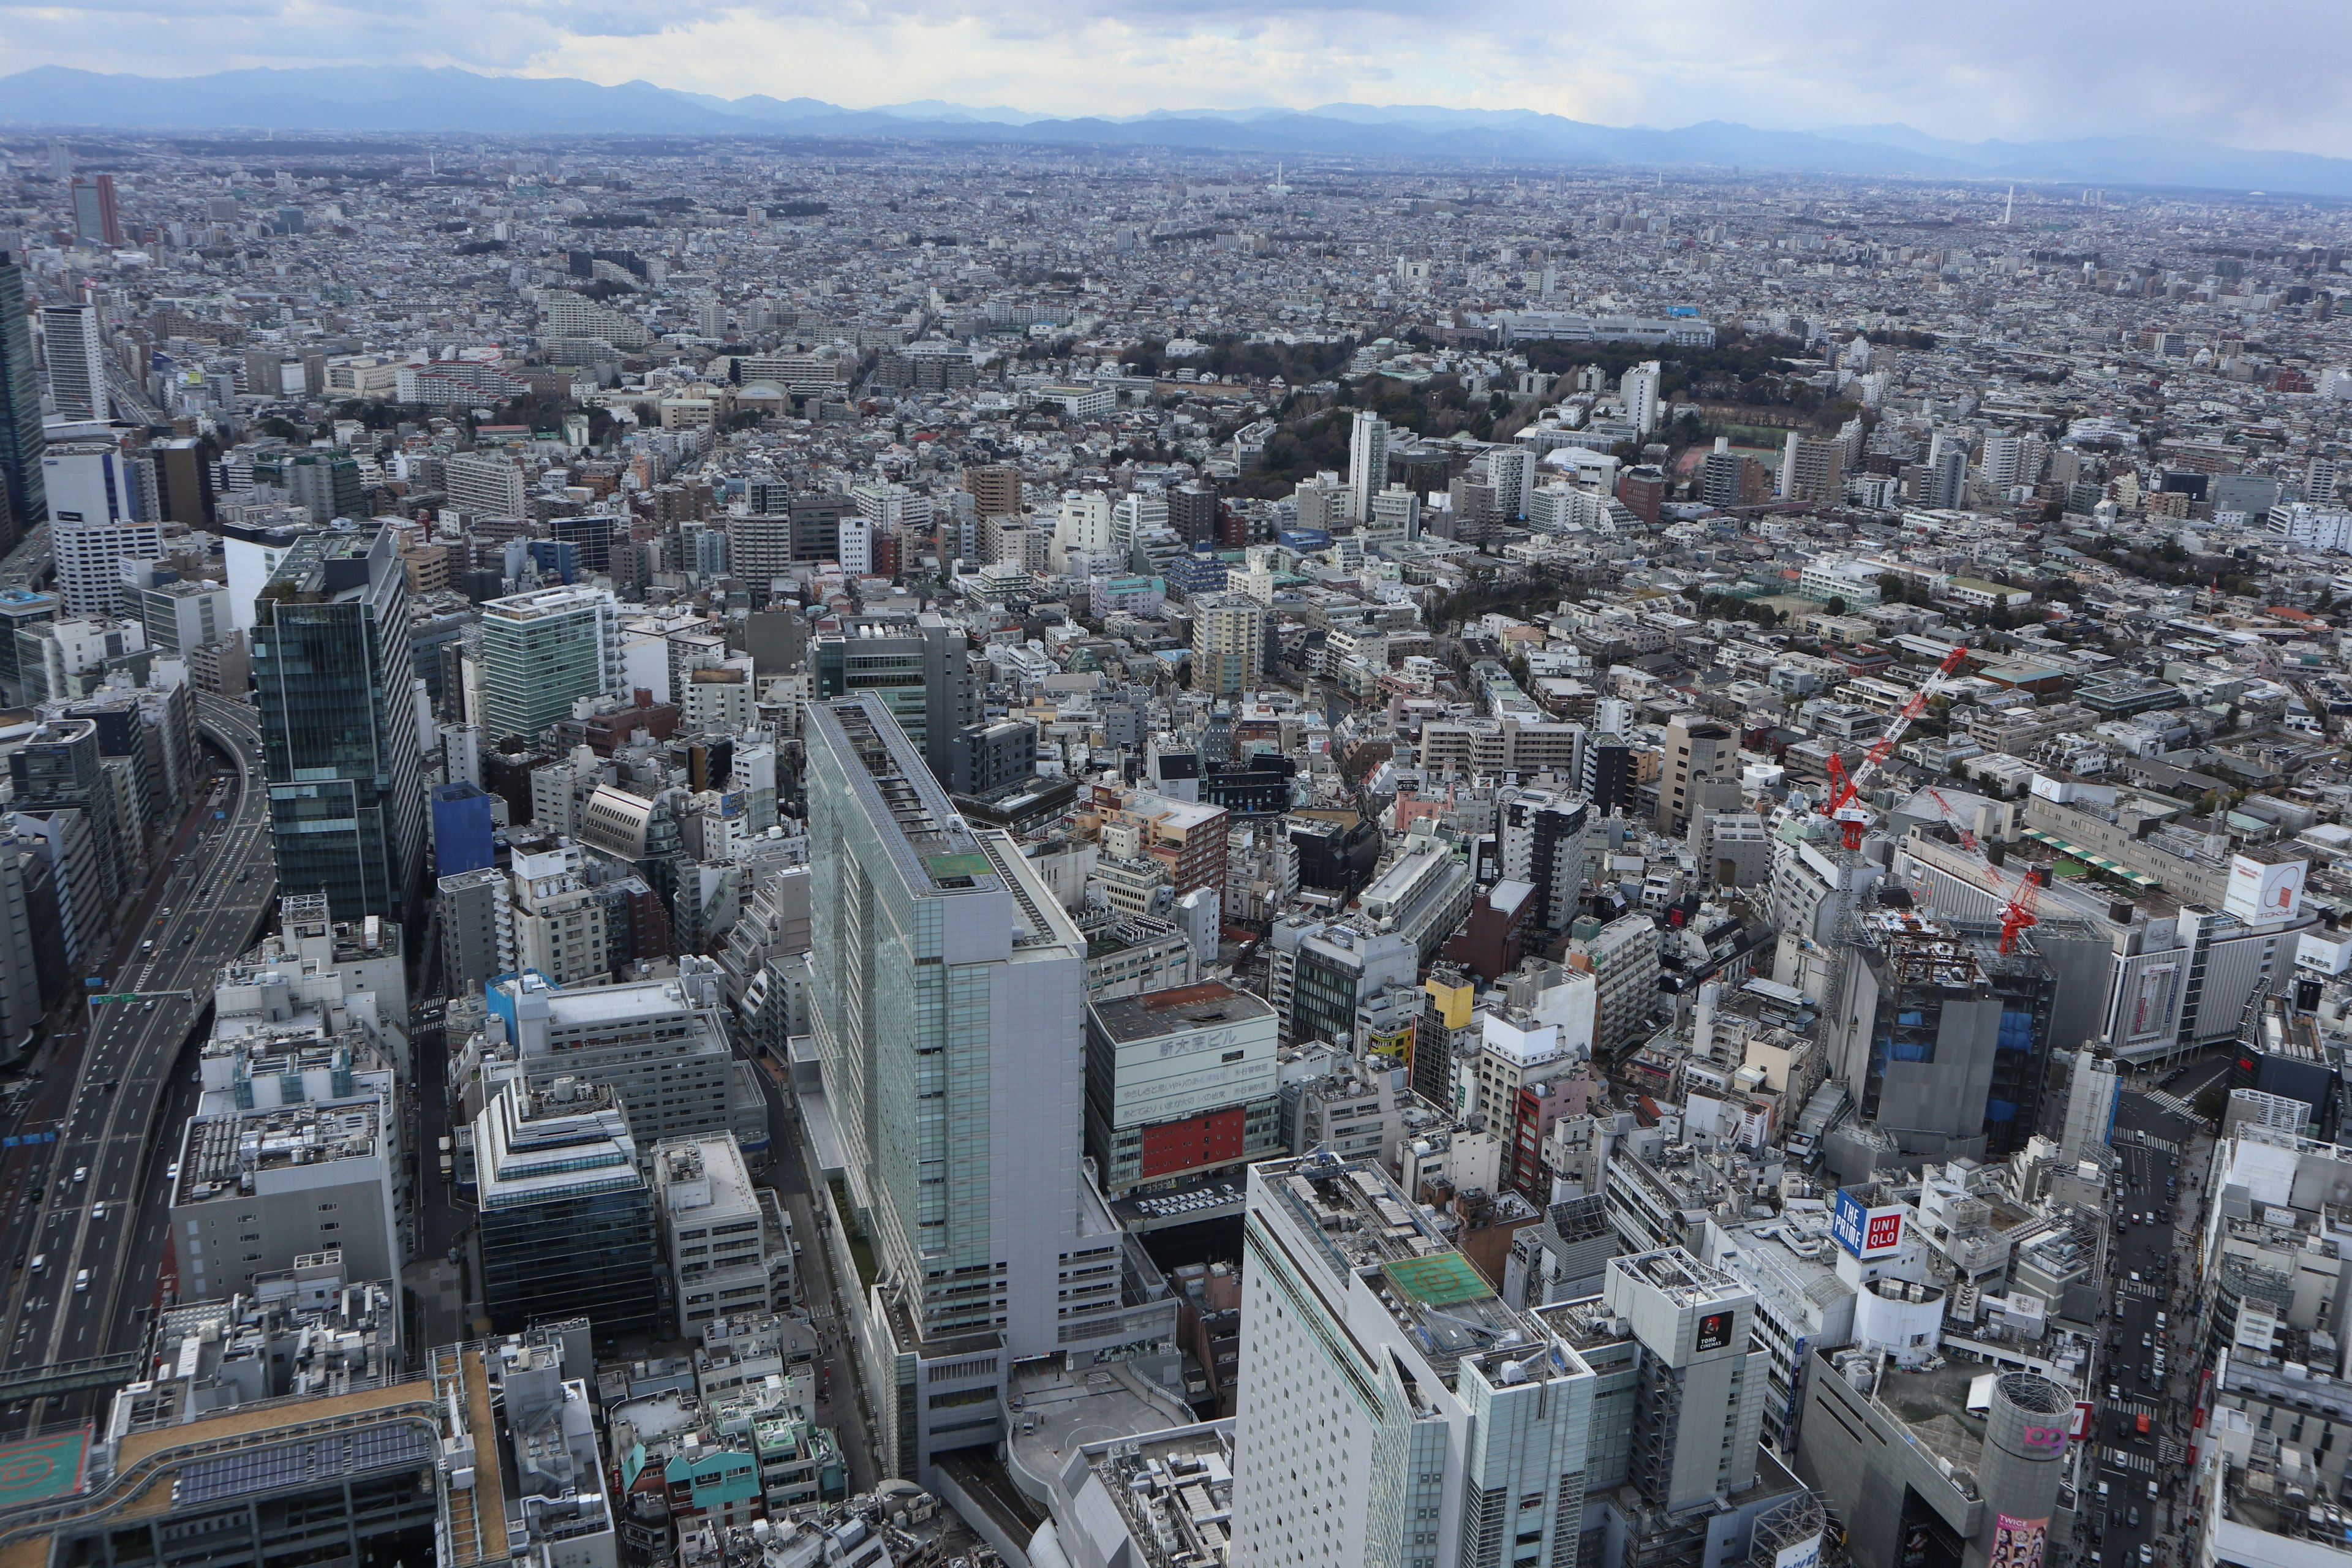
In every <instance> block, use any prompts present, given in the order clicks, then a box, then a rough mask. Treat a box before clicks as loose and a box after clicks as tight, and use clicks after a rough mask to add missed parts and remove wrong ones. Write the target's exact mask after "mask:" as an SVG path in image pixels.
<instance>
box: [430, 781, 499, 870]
mask: <svg viewBox="0 0 2352 1568" xmlns="http://www.w3.org/2000/svg"><path fill="white" fill-rule="evenodd" d="M495 832H496V829H495V827H494V826H492V823H491V819H490V796H489V795H488V792H486V791H485V790H484V789H483V788H482V786H481V785H479V784H472V783H459V784H435V785H434V786H433V870H434V874H435V876H436V877H454V876H456V875H457V874H458V873H459V872H463V871H478V870H480V869H481V868H483V867H485V866H488V864H490V862H491V859H492V858H493V857H494V856H495V854H496V850H497V841H496V838H495V837H494V835H495Z"/></svg>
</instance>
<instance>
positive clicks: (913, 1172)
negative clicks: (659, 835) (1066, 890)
mask: <svg viewBox="0 0 2352 1568" xmlns="http://www.w3.org/2000/svg"><path fill="white" fill-rule="evenodd" d="M807 736H808V741H807V744H808V751H809V773H808V794H809V812H810V820H809V837H810V840H811V842H812V843H813V844H814V845H815V846H816V847H817V848H816V853H815V856H814V861H813V874H812V883H813V886H812V894H811V899H810V934H811V939H812V949H811V954H810V959H811V963H810V969H811V975H812V981H811V985H810V996H811V1001H812V1006H811V1009H810V1022H811V1024H812V1026H813V1029H812V1033H813V1034H814V1037H815V1044H816V1049H817V1056H818V1059H819V1062H820V1066H821V1071H822V1074H823V1083H824V1099H825V1102H826V1105H827V1107H828V1109H829V1115H830V1118H831V1121H832V1122H833V1125H834V1135H835V1136H836V1137H837V1138H838V1139H839V1142H840V1147H841V1150H842V1163H843V1170H844V1177H845V1189H846V1193H847V1196H848V1200H849V1204H850V1207H851V1210H852V1212H851V1213H850V1214H848V1215H844V1216H842V1217H843V1219H844V1221H845V1223H848V1224H852V1225H855V1226H858V1227H860V1228H861V1229H862V1230H863V1231H864V1232H865V1234H866V1236H867V1237H869V1238H870V1241H871V1245H872V1247H873V1249H874V1254H875V1261H876V1264H877V1268H878V1272H879V1277H878V1278H877V1279H874V1280H873V1281H871V1283H870V1285H869V1287H868V1289H867V1290H866V1295H865V1298H864V1299H863V1300H861V1301H859V1302H858V1303H856V1309H857V1314H858V1324H857V1331H858V1335H859V1340H860V1351H861V1353H862V1354H863V1356H864V1358H865V1362H866V1386H867V1387H868V1388H869V1389H870V1390H874V1391H877V1393H876V1403H877V1405H879V1406H880V1407H881V1410H882V1413H883V1424H882V1431H881V1433H880V1434H879V1436H880V1437H881V1440H882V1449H883V1457H884V1463H885V1465H886V1466H892V1467H895V1468H897V1470H898V1473H899V1474H902V1475H909V1476H920V1475H922V1474H924V1473H926V1472H928V1470H929V1468H930V1466H931V1465H932V1464H933V1463H934V1461H935V1457H936V1456H937V1455H939V1454H940V1453H943V1452H945V1451H948V1450H950V1449H954V1448H961V1447H972V1446H984V1445H989V1444H992V1443H994V1442H996V1441H998V1440H999V1438H1000V1437H1001V1436H1003V1418H1002V1410H1003V1405H1002V1401H1003V1386H1004V1380H1005V1378H1006V1377H1007V1375H1008V1374H1009V1373H1010V1371H1011V1367H1012V1363H1013V1362H1015V1361H1019V1360H1022V1359H1024V1358H1027V1357H1032V1356H1040V1355H1047V1354H1059V1355H1063V1356H1066V1357H1069V1358H1072V1361H1073V1364H1076V1365H1081V1366H1083V1365H1087V1364H1090V1363H1092V1362H1093V1361H1094V1360H1095V1359H1096V1357H1097V1355H1098V1354H1102V1353H1105V1352H1114V1351H1115V1352H1117V1353H1118V1354H1119V1355H1121V1356H1122V1357H1127V1358H1135V1357H1141V1358H1142V1359H1143V1363H1145V1364H1149V1363H1151V1362H1154V1361H1156V1362H1158V1363H1160V1364H1161V1365H1162V1366H1164V1367H1166V1368H1167V1369H1168V1375H1169V1376H1171V1378H1172V1376H1173V1372H1172V1352H1173V1344H1174V1338H1175V1302H1174V1300H1173V1298H1172V1297H1163V1298H1160V1299H1157V1300H1152V1299H1145V1298H1139V1299H1136V1300H1129V1296H1128V1292H1127V1291H1126V1289H1125V1286H1124V1282H1123V1279H1122V1276H1123V1275H1125V1274H1127V1273H1128V1272H1129V1269H1128V1268H1122V1267H1121V1258H1122V1253H1123V1251H1124V1244H1123V1239H1122V1237H1121V1234H1120V1232H1119V1231H1118V1227H1117V1226H1116V1225H1115V1224H1113V1223H1112V1221H1111V1219H1110V1216H1109V1215H1108V1211H1107V1210H1105V1209H1104V1208H1103V1207H1102V1206H1101V1204H1100V1201H1099V1199H1098V1198H1097V1197H1096V1196H1095V1195H1094V1194H1093V1189H1092V1188H1090V1187H1087V1186H1085V1185H1084V1184H1083V1183H1082V1182H1081V1179H1080V1176H1079V1162H1078V1155H1079V1152H1080V1148H1081V1143H1082V1132H1083V1121H1082V1117H1081V1101H1082V1099H1083V1084H1082V1083H1081V1082H1078V1081H1074V1080H1073V1078H1072V1075H1071V1072H1070V1068H1071V1066H1072V1064H1074V1063H1078V1062H1083V1060H1084V1059H1085V1008H1084V985H1085V952H1086V943H1085V941H1084V939H1083V938H1081V937H1080V936H1079V934H1078V932H1077V931H1076V928H1075V927H1073V926H1072V925H1071V924H1070V922H1069V920H1068V918H1067V917H1066V916H1065V915H1064V914H1063V912H1062V909H1061V906H1060V905H1059V904H1058V903H1057V902H1055V900H1054V898H1053V896H1052V894H1051V893H1049V892H1048V891H1047V890H1046V889H1045V884H1044V883H1043V882H1041V881H1040V880H1039V879H1037V877H1036V875H1035V873H1034V871H1033V870H1032V869H1031V868H1030V867H1029V864H1028V862H1027V861H1025V860H1024V859H1023V858H1021V855H1020V853H1019V852H1018V850H1017V849H1015V848H1014V847H1013V843H1012V840H1011V839H1010V838H1008V837H1004V836H1003V835H999V834H987V835H982V834H976V833H974V832H973V831H972V830H971V828H970V827H969V826H967V825H966V824H965V823H964V821H963V819H962V818H961V817H960V816H957V815H956V813H955V811H954V809H953V806H952V805H951V804H950V801H949V800H948V797H947V795H946V792H945V791H944V790H942V789H941V788H940V785H939V784H938V782H937V781H936V780H935V779H934V778H932V777H931V775H930V773H929V770H928V768H927V767H926V766H925V765H924V763H923V760H922V756H921V753H920V752H918V751H917V750H916V748H915V746H914V744H913V743H912V742H911V741H910V740H909V739H908V736H907V735H906V734H905V732H904V731H901V730H900V729H899V728H898V726H897V725H896V724H895V723H893V722H892V721H891V719H890V713H889V710H888V708H887V706H886V705H885V704H884V703H883V702H882V701H881V700H879V699H878V698H877V697H875V696H872V695H868V696H865V697H860V698H853V699H845V700H834V701H829V702H823V703H819V704H815V705H814V706H812V707H811V708H810V709H809V710H808V713H807ZM1151 1272H1152V1274H1153V1275H1154V1277H1156V1271H1151ZM1162 1289H1164V1287H1162Z"/></svg>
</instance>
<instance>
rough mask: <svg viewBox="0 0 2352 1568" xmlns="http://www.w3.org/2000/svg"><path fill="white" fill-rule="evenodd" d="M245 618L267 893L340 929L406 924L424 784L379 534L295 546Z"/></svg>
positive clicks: (401, 630)
mask: <svg viewBox="0 0 2352 1568" xmlns="http://www.w3.org/2000/svg"><path fill="white" fill-rule="evenodd" d="M256 609H257V624H256V625H255V626H254V630H253V679H254V685H255V687H256V688H257V690H258V691H259V694H260V711H261V734H262V768H263V772H264V773H266V774H267V776H268V781H269V817H270V829H271V834H272V840H273V849H274V851H275V856H276V859H277V863H278V886H279V887H280V888H281V889H285V890H286V891H288V892H318V893H322V894H324V895H325V897H326V899H327V901H328V902H329V904H330V905H331V906H332V908H333V909H334V911H335V913H336V915H337V916H338V917H340V918H342V919H345V920H352V919H357V918H358V917H360V916H362V915H380V916H383V917H385V918H387V919H390V920H394V921H405V920H407V919H409V918H411V917H413V916H415V915H416V914H418V913H419V912H420V911H419V910H418V907H417V900H418V898H419V895H420V893H421V891H422V889H423V886H424V875H425V786H424V783H423V772H422V766H421V760H420V756H419V751H418V740H417V731H416V710H415V703H414V702H413V701H412V700H411V699H410V687H411V684H412V683H413V682H414V680H415V670H414V667H413V666H412V664H411V663H410V660H409V656H408V614H407V585H406V580H405V578H404V576H403V574H402V573H401V569H400V562H399V556H398V551H397V547H396V542H395V540H394V532H393V530H392V528H391V527H390V526H389V525H386V526H384V527H382V528H379V529H377V530H375V531H373V533H368V532H357V531H334V532H321V533H312V534H306V535H304V536H303V537H302V538H301V539H299V541H297V542H296V543H295V544H294V546H293V547H292V548H291V549H290V550H289V551H288V552H287V554H286V557H285V559H284V560H283V561H281V562H280V563H279V564H278V570H277V572H276V573H275V574H273V575H272V576H271V577H270V579H269V583H268V586H267V587H266V588H264V589H263V590H262V593H261V595H260V598H259V601H258V602H257V606H256Z"/></svg>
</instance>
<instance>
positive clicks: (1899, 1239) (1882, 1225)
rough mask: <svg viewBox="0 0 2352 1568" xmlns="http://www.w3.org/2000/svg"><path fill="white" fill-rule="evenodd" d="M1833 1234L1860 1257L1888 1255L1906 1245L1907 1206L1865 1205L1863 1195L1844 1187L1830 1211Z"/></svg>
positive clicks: (1831, 1232) (1839, 1242)
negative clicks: (1905, 1209) (1860, 1196)
mask: <svg viewBox="0 0 2352 1568" xmlns="http://www.w3.org/2000/svg"><path fill="white" fill-rule="evenodd" d="M1830 1235H1831V1236H1832V1237H1835V1238H1836V1240H1837V1244H1838V1245H1839V1246H1840V1247H1844V1248H1845V1249H1846V1251H1848V1252H1850V1253H1852V1254H1853V1256H1854V1257H1856V1258H1884V1257H1885V1256H1886V1255H1887V1254H1888V1253H1890V1252H1894V1251H1896V1250H1897V1249H1899V1248H1900V1247H1902V1245H1903V1205H1900V1204H1893V1205H1887V1206H1886V1207H1885V1208H1864V1207H1863V1206H1862V1200H1861V1199H1860V1198H1857V1197H1855V1196H1854V1195H1853V1194H1852V1193H1849V1192H1847V1191H1846V1190H1845V1189H1844V1188H1843V1187H1841V1188H1839V1189H1838V1195H1837V1205H1836V1206H1835V1207H1834V1208H1833V1209H1832V1211H1831V1213H1830Z"/></svg>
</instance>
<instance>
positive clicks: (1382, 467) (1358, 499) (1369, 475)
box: [1348, 408, 1389, 525]
mask: <svg viewBox="0 0 2352 1568" xmlns="http://www.w3.org/2000/svg"><path fill="white" fill-rule="evenodd" d="M1388 482H1389V426H1388V422H1387V421H1386V420H1384V419H1382V418H1381V416H1379V415H1377V414H1375V413H1373V412H1372V411H1371V410H1370V409H1369V408H1359V409H1358V410H1356V417H1355V422H1354V423H1353V424H1351V425H1350V426H1349V427H1348V518H1349V521H1351V522H1354V523H1357V524H1359V525H1361V524H1363V523H1367V522H1370V521H1371V518H1372V498H1373V497H1374V496H1376V495H1378V494H1380V493H1381V490H1383V489H1387V488H1388Z"/></svg>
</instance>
